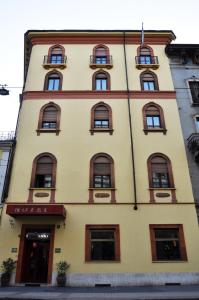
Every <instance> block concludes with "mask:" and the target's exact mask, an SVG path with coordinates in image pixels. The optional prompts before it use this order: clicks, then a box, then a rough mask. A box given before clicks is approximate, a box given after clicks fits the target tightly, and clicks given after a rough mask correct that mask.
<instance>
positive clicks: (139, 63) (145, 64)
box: [135, 55, 159, 69]
mask: <svg viewBox="0 0 199 300" xmlns="http://www.w3.org/2000/svg"><path fill="white" fill-rule="evenodd" d="M135 63H136V68H137V69H142V68H152V69H158V68H159V61H158V56H144V55H143V56H142V55H141V56H136V57H135Z"/></svg>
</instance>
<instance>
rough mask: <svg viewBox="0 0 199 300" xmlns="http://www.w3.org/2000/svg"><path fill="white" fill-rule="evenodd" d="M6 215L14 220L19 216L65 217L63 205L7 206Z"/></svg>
mask: <svg viewBox="0 0 199 300" xmlns="http://www.w3.org/2000/svg"><path fill="white" fill-rule="evenodd" d="M6 214H7V215H10V216H12V217H14V218H17V217H20V216H54V217H56V216H57V217H62V218H65V217H66V210H65V207H64V205H63V204H46V205H38V204H8V205H7V209H6Z"/></svg>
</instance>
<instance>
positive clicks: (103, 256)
mask: <svg viewBox="0 0 199 300" xmlns="http://www.w3.org/2000/svg"><path fill="white" fill-rule="evenodd" d="M90 238H91V260H115V234H114V231H113V230H92V231H91V237H90Z"/></svg>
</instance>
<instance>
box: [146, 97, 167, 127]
mask: <svg viewBox="0 0 199 300" xmlns="http://www.w3.org/2000/svg"><path fill="white" fill-rule="evenodd" d="M142 112H143V123H144V131H145V133H147V132H148V131H163V132H164V133H166V127H165V121H164V113H163V110H162V108H161V106H160V105H158V104H156V103H154V102H150V103H147V104H146V105H144V107H143V110H142Z"/></svg>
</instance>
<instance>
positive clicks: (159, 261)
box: [152, 259, 188, 264]
mask: <svg viewBox="0 0 199 300" xmlns="http://www.w3.org/2000/svg"><path fill="white" fill-rule="evenodd" d="M186 262H188V259H181V260H152V263H161V264H162V263H167V264H168V263H186Z"/></svg>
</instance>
